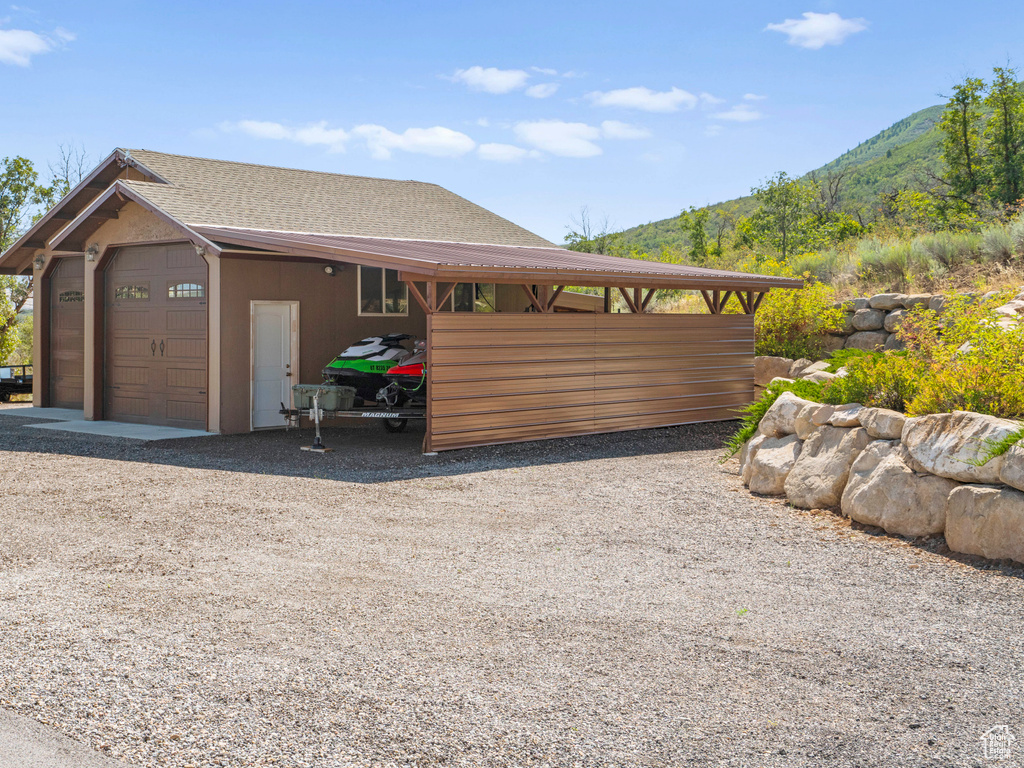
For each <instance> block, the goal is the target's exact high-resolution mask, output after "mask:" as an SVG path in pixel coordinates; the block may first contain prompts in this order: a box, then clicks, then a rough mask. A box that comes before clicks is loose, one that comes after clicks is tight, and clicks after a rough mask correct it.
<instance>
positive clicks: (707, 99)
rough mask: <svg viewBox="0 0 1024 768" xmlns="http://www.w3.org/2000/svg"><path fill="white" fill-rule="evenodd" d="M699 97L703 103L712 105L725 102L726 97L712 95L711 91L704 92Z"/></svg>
mask: <svg viewBox="0 0 1024 768" xmlns="http://www.w3.org/2000/svg"><path fill="white" fill-rule="evenodd" d="M698 98H699V99H700V103H701V104H705V105H707V106H712V107H713V106H715V105H716V104H724V103H725V99H720V98H718V97H717V96H712V95H711V94H710V93H702V94H700V96H699V97H698Z"/></svg>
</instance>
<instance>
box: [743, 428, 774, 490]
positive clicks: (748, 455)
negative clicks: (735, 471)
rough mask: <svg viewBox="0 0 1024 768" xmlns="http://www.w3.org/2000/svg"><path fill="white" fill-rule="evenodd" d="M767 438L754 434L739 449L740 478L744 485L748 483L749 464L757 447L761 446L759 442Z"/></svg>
mask: <svg viewBox="0 0 1024 768" xmlns="http://www.w3.org/2000/svg"><path fill="white" fill-rule="evenodd" d="M767 439H768V438H767V437H765V436H764V435H754V436H753V437H752V438H750V439H749V440H747V442H745V443H744V444H743V447H742V448H741V449H740V479H741V480H742V481H743V484H744V485H747V484H748V483H750V472H751V464H752V462H753V460H754V456H755V454H756V453H757V449H758V448H760V447H761V443H763V442H764V441H765V440H767Z"/></svg>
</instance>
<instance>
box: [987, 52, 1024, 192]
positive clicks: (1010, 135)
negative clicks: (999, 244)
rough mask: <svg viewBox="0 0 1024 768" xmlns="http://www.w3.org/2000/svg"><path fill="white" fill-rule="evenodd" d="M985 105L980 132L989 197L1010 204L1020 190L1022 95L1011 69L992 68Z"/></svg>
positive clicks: (1023, 146) (1022, 183)
mask: <svg viewBox="0 0 1024 768" xmlns="http://www.w3.org/2000/svg"><path fill="white" fill-rule="evenodd" d="M992 74H993V78H992V84H991V85H990V86H989V90H988V95H987V96H986V97H985V102H984V103H985V106H986V107H987V108H988V109H990V110H992V117H991V118H989V120H988V124H987V125H986V126H985V129H984V132H983V139H984V146H985V151H986V154H987V157H988V161H989V169H990V171H989V175H990V177H991V179H992V194H993V197H994V198H995V199H996V200H997V201H998V202H1000V203H1002V205H1003V206H1007V205H1012V204H1013V203H1015V202H1017V200H1018V199H1020V197H1021V194H1022V191H1024V178H1022V177H1024V94H1022V93H1021V86H1020V83H1018V82H1017V71H1016V70H1015V69H1009V68H1005V69H1004V68H1003V67H996V68H995V69H993V70H992Z"/></svg>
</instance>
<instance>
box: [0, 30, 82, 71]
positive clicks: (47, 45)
mask: <svg viewBox="0 0 1024 768" xmlns="http://www.w3.org/2000/svg"><path fill="white" fill-rule="evenodd" d="M53 34H54V36H53V37H49V36H47V35H41V34H39V33H38V32H32V31H30V30H27V29H0V63H3V64H14V65H15V66H18V67H27V66H29V65H30V64H31V63H32V57H33V56H38V55H40V54H43V53H49V52H50V51H52V50H53V49H55V48H58V47H60V46H61V45H63V44H65V43H70V42H71V41H72V40H74V39H75V37H76V36H75V34H74V33H73V32H68V31H67V30H66V29H62V28H60V27H58V28H57V30H56V31H55V32H54V33H53Z"/></svg>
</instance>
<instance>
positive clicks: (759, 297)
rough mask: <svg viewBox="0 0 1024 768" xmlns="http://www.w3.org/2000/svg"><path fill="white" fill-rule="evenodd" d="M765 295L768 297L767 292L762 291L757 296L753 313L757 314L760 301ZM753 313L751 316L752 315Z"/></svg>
mask: <svg viewBox="0 0 1024 768" xmlns="http://www.w3.org/2000/svg"><path fill="white" fill-rule="evenodd" d="M767 295H768V291H763V292H761V293H758V294H757V298H756V299H754V310H753V312H757V308H758V307H760V306H761V301H762V300H763V299H764V297H765V296H767ZM753 312H752V313H751V314H753Z"/></svg>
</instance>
